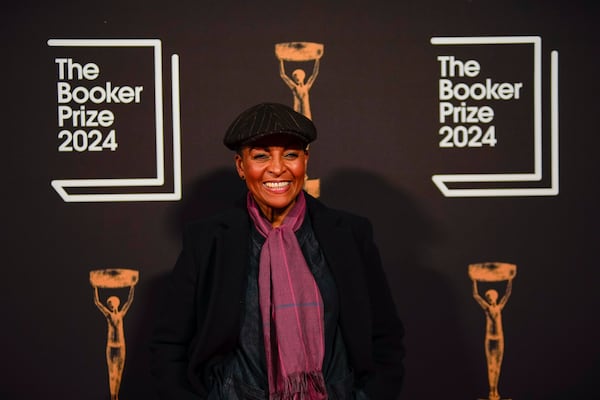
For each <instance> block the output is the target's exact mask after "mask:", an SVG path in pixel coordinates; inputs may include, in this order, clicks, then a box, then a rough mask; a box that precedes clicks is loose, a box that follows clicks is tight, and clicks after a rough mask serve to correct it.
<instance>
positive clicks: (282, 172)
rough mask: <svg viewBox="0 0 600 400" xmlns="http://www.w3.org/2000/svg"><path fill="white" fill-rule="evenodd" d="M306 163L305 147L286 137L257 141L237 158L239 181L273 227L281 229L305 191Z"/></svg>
mask: <svg viewBox="0 0 600 400" xmlns="http://www.w3.org/2000/svg"><path fill="white" fill-rule="evenodd" d="M307 163H308V150H307V149H306V145H305V144H304V143H302V142H301V141H300V140H299V139H297V138H295V137H293V136H289V135H285V134H280V135H273V136H268V137H263V138H261V139H258V140H256V141H255V142H253V143H252V144H251V145H248V146H244V147H243V148H242V149H241V150H240V151H239V152H238V153H237V154H236V155H235V166H236V168H237V171H238V174H239V176H240V178H241V179H244V180H245V181H246V185H247V186H248V190H249V191H250V193H252V196H253V197H254V200H255V201H256V202H257V203H258V206H259V208H260V210H261V211H262V213H263V214H264V215H265V217H267V219H268V220H269V221H270V222H271V224H272V225H273V226H274V227H275V226H279V225H281V222H282V221H283V219H284V218H285V216H286V215H287V213H288V212H289V210H290V209H291V207H292V206H293V205H294V203H295V201H296V198H297V197H298V194H300V192H301V191H302V188H303V186H304V179H305V176H306V165H307Z"/></svg>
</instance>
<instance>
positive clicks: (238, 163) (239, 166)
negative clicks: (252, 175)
mask: <svg viewBox="0 0 600 400" xmlns="http://www.w3.org/2000/svg"><path fill="white" fill-rule="evenodd" d="M234 162H235V169H236V170H237V173H238V175H239V177H240V179H242V180H244V179H246V174H245V173H244V160H243V159H242V156H241V155H240V154H239V153H236V154H235V157H234Z"/></svg>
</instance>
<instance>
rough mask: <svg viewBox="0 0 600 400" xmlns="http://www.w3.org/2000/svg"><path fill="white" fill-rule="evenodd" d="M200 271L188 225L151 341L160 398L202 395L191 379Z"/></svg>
mask: <svg viewBox="0 0 600 400" xmlns="http://www.w3.org/2000/svg"><path fill="white" fill-rule="evenodd" d="M198 274H199V271H198V267H197V265H196V263H195V261H194V248H193V244H192V235H191V233H190V229H189V228H186V229H185V230H184V233H183V246H182V250H181V253H180V255H179V257H178V259H177V262H176V264H175V267H174V268H173V271H172V272H171V275H170V276H169V280H168V282H167V288H166V292H165V296H164V297H163V300H162V307H161V309H160V311H159V315H158V318H157V322H156V325H155V329H154V332H153V336H152V340H151V343H150V351H151V373H152V376H153V378H154V383H155V385H156V387H157V390H158V394H159V398H160V399H178V400H198V399H201V398H202V397H200V396H199V395H198V394H197V391H198V390H197V388H195V387H193V386H192V383H191V382H190V379H189V378H188V366H189V361H190V360H189V358H190V352H191V350H190V349H191V343H192V341H193V337H194V334H195V327H196V317H195V316H196V302H195V297H196V296H195V293H196V291H197V283H198ZM194 386H196V385H194Z"/></svg>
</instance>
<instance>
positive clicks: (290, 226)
mask: <svg viewBox="0 0 600 400" xmlns="http://www.w3.org/2000/svg"><path fill="white" fill-rule="evenodd" d="M247 205H248V212H249V213H250V217H251V218H252V221H254V225H255V226H256V229H257V230H258V232H259V233H260V234H261V235H263V236H264V237H266V241H265V243H264V245H263V247H262V250H261V252H260V263H259V274H258V290H259V303H260V311H261V315H262V322H263V334H264V341H265V355H266V360H267V376H268V379H269V399H271V400H322V399H327V391H326V389H325V380H324V378H323V373H322V371H321V368H322V365H323V355H324V353H325V344H324V332H323V325H324V322H323V301H322V299H321V294H320V292H319V288H318V286H317V283H316V282H315V279H314V277H313V275H312V273H311V271H310V269H309V268H308V265H307V264H306V260H305V259H304V255H303V254H302V250H301V249H300V244H299V243H298V239H297V238H296V235H295V234H294V231H296V230H298V228H300V226H301V225H302V222H303V221H304V215H305V213H306V200H305V199H304V194H303V193H302V192H300V195H298V199H297V200H296V204H294V206H293V207H292V209H291V210H290V211H289V213H288V215H287V216H286V217H285V219H284V221H283V223H282V224H281V226H279V227H277V228H273V227H272V226H271V223H270V222H269V221H267V219H266V218H264V217H263V216H262V215H261V213H260V211H259V208H258V205H257V204H256V202H255V201H254V198H253V197H252V195H251V194H250V193H248V198H247Z"/></svg>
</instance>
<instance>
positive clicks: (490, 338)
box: [469, 263, 517, 400]
mask: <svg viewBox="0 0 600 400" xmlns="http://www.w3.org/2000/svg"><path fill="white" fill-rule="evenodd" d="M516 275H517V266H516V265H514V264H507V263H479V264H470V265H469V277H470V278H471V280H472V281H473V297H474V298H475V301H477V303H478V304H479V305H480V306H481V308H483V311H484V312H485V317H486V318H485V319H486V328H485V357H486V360H487V370H488V381H489V385H490V393H489V397H488V399H479V400H501V397H500V393H499V392H498V382H499V380H500V369H501V367H502V358H503V356H504V330H503V328H502V310H503V309H504V306H505V305H506V302H507V301H508V298H509V297H510V294H511V292H512V280H513V279H514V277H515V276H516ZM504 281H506V289H505V291H504V295H503V296H502V298H501V299H500V300H498V296H499V295H498V291H496V290H495V289H489V290H487V291H486V292H485V298H484V297H481V295H480V294H479V288H478V286H477V285H478V283H479V282H493V283H502V282H504ZM505 400H510V399H505Z"/></svg>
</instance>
